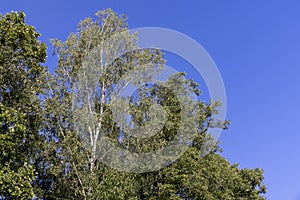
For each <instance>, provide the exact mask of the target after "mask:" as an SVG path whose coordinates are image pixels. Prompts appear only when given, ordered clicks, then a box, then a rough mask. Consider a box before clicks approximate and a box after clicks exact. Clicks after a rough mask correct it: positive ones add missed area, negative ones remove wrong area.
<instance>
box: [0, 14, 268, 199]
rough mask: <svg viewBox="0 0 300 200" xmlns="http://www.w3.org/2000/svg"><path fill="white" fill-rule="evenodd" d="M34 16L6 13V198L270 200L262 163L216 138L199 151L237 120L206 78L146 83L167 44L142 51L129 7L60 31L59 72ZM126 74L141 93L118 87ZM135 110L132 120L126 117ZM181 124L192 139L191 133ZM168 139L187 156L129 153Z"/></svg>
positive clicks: (1, 175) (1, 156)
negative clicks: (204, 88)
mask: <svg viewBox="0 0 300 200" xmlns="http://www.w3.org/2000/svg"><path fill="white" fill-rule="evenodd" d="M24 18H25V14H24V13H22V12H19V13H8V14H6V15H1V17H0V30H1V33H0V46H1V49H0V71H1V74H0V76H1V79H0V92H1V94H0V100H1V102H0V119H1V121H2V127H1V132H0V141H1V143H0V199H31V198H33V197H35V198H36V199H204V200H210V199H212V200H213V199H228V200H230V199H265V197H264V193H265V192H266V188H265V185H264V184H263V171H262V169H258V168H257V169H240V168H239V166H238V165H237V164H230V163H229V161H227V160H226V159H225V158H224V157H222V156H221V155H220V151H221V149H220V147H219V146H218V145H217V144H216V145H215V146H214V147H213V148H212V150H211V151H210V152H209V153H208V154H207V155H206V156H204V157H203V156H201V155H200V153H199V152H201V148H202V145H203V144H204V141H205V139H207V136H208V135H209V132H208V130H209V128H213V127H218V128H222V129H227V127H228V125H229V122H228V121H220V122H218V123H216V121H215V120H216V119H215V116H216V114H217V113H218V106H219V105H220V103H219V102H213V101H210V102H204V101H201V100H199V99H201V91H200V88H199V86H198V84H197V83H196V82H195V81H193V80H189V79H187V78H186V74H185V73H177V74H174V75H172V76H170V77H168V79H167V81H166V83H165V84H162V83H160V82H154V83H151V84H143V83H144V82H143V81H144V80H148V81H149V82H151V80H152V79H153V78H154V77H155V76H156V74H158V73H159V72H161V71H162V70H163V69H164V66H165V62H166V61H165V59H164V54H165V52H163V51H162V50H159V49H150V48H148V49H139V48H138V46H137V41H138V35H137V34H134V33H133V34H132V33H129V32H128V30H129V28H128V24H127V21H126V20H127V18H126V16H125V15H119V14H117V13H115V12H114V11H112V10H111V9H107V10H103V11H99V12H97V13H96V14H95V17H94V18H86V19H84V20H82V21H81V22H80V23H79V24H78V27H77V31H76V32H74V33H71V34H70V35H69V37H68V38H67V39H66V41H60V40H59V39H53V40H52V44H53V45H54V47H55V52H54V54H56V55H57V56H58V58H59V59H58V63H57V67H56V69H55V72H54V73H53V74H50V73H49V72H48V71H47V68H46V67H43V66H42V65H41V63H43V62H45V57H46V46H45V44H44V43H42V42H40V41H39V40H38V37H39V36H40V34H39V33H37V32H36V31H35V29H34V27H32V26H29V25H27V24H26V23H25V22H24ZM149 63H150V64H149ZM128 82H131V83H133V84H134V85H135V86H136V87H137V90H136V92H135V93H134V94H133V95H132V96H131V97H128V98H127V97H126V98H125V97H122V96H120V95H118V94H119V90H121V89H122V88H124V87H125V86H126V83H128ZM167 86H169V87H167ZM173 86H174V87H173ZM175 86H176V87H175ZM172 88H173V90H172ZM174 88H176V90H174ZM116 91H117V92H116ZM116 93H117V95H116ZM190 93H191V94H193V95H195V96H196V97H197V98H195V99H189V98H188V96H189V94H190ZM178 96H181V98H182V99H180V98H178ZM115 97H117V98H115ZM153 104H155V105H157V107H153ZM158 107H159V108H162V109H163V110H165V112H164V113H162V112H160V111H159V110H160V109H158ZM184 108H187V109H186V111H184ZM126 109H127V111H128V113H126V114H127V115H126V116H130V120H129V121H130V122H129V123H119V122H117V121H116V120H115V118H120V119H123V118H124V116H125V115H122V114H123V110H126ZM184 112H186V113H184ZM183 114H186V115H188V116H193V118H191V119H192V120H185V119H184V117H183V116H184V115H183ZM192 114H193V115H192ZM122 117H123V118H122ZM155 117H156V118H157V119H164V120H165V123H161V121H162V120H156V121H155V120H154V122H153V119H155ZM128 119H129V118H126V120H128ZM126 120H125V121H126ZM151 120H152V121H151ZM121 121H122V120H121ZM126 122H127V121H126ZM151 122H152V123H151ZM183 125H184V126H183ZM156 127H160V129H158V130H156V129H155V128H156ZM181 127H184V131H185V132H191V133H192V134H193V137H192V138H184V139H183V137H181V135H180V134H178V132H180V131H178V130H182V128H181ZM139 133H143V134H144V136H138V134H139ZM154 133H155V134H154ZM108 143H109V144H113V145H114V146H115V147H116V149H118V151H116V152H114V153H115V154H112V153H111V152H109V151H107V144H108ZM170 143H172V144H173V145H174V146H176V145H181V144H182V143H184V144H185V146H187V147H188V148H187V149H186V151H185V152H184V153H183V154H182V155H181V156H180V157H179V158H178V159H174V157H172V156H171V155H170V154H167V155H166V156H165V158H164V162H166V164H165V166H164V167H160V168H158V167H157V166H158V165H159V164H161V163H159V160H158V161H157V162H154V163H153V162H151V163H150V162H149V163H148V165H146V166H144V168H142V167H141V166H142V165H141V163H139V162H134V160H133V159H131V158H130V159H128V156H127V154H128V155H129V154H130V155H131V154H132V155H138V154H143V155H147V153H149V152H153V151H159V150H160V149H163V148H165V147H167V146H168V145H170ZM119 150H126V151H124V152H127V154H126V153H123V151H119ZM99 152H100V153H99ZM128 162H129V163H128ZM141 168H142V169H141ZM150 168H154V169H156V170H149V169H150Z"/></svg>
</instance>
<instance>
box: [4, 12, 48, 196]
mask: <svg viewBox="0 0 300 200" xmlns="http://www.w3.org/2000/svg"><path fill="white" fill-rule="evenodd" d="M0 30H1V32H0V120H1V122H2V125H1V128H0V197H1V198H5V199H11V198H13V199H17V198H18V199H20V198H23V199H30V198H32V197H33V196H34V192H33V186H32V183H33V181H34V179H35V170H34V169H35V167H34V160H35V156H36V152H37V150H38V149H39V146H38V141H40V139H41V137H40V134H39V127H40V122H41V120H40V119H41V107H40V100H39V98H38V94H40V93H42V86H43V84H44V82H43V81H44V79H43V72H44V68H43V67H42V66H41V63H43V62H45V58H46V46H45V44H43V43H41V42H40V41H38V40H37V38H38V37H39V36H40V34H39V33H37V32H36V31H35V28H34V27H32V26H29V25H27V24H26V23H25V14H24V13H23V12H19V13H16V12H12V13H8V14H6V15H0Z"/></svg>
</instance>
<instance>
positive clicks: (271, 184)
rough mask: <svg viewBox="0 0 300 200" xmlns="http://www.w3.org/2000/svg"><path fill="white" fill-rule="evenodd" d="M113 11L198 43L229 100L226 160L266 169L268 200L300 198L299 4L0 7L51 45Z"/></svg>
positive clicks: (55, 0)
mask: <svg viewBox="0 0 300 200" xmlns="http://www.w3.org/2000/svg"><path fill="white" fill-rule="evenodd" d="M108 7H110V8H112V9H113V10H115V11H116V12H118V13H125V14H127V15H128V16H129V20H128V22H129V25H130V28H138V27H147V26H155V27H165V28H170V29H174V30H177V31H180V32H182V33H184V34H186V35H188V36H190V37H192V38H193V39H195V40H196V41H197V42H199V43H200V44H201V45H202V46H203V47H204V48H205V49H206V50H207V51H208V53H209V54H210V55H211V57H212V58H213V60H214V61H215V63H216V64H217V66H218V68H219V70H220V72H221V74H222V77H223V80H224V83H225V87H226V93H227V103H228V108H227V109H228V114H227V118H228V119H230V120H231V121H232V125H231V126H230V128H229V130H227V131H225V132H223V133H222V136H221V138H220V140H221V147H222V148H223V149H224V153H223V155H224V156H225V157H226V158H227V159H229V160H230V161H231V162H232V163H237V162H238V163H240V166H241V167H247V168H254V167H260V168H263V169H264V170H265V183H266V185H267V189H268V193H267V197H268V199H271V200H299V199H300V145H299V142H300V134H299V133H300V132H299V128H300V115H299V113H300V105H299V104H300V78H299V76H300V1H298V0H272V1H271V0H252V1H249V0H248V1H247V0H246V1H241V0H235V1H233V0H229V1H215V0H207V1H202V0H193V1H191V0H190V1H189V0H187V1H181V0H173V1H167V0H149V1H146V0H143V1H141V0H127V1H122V0H118V1H117V0H98V1H96V0H88V1H82V0H81V1H79V0H51V1H41V0H27V1H25V0H19V1H17V0H6V1H4V0H0V12H1V13H6V12H9V11H11V10H14V11H20V10H23V11H25V12H26V14H27V19H26V20H27V23H29V24H30V25H33V26H35V27H36V29H37V30H38V31H39V32H40V33H42V37H41V38H40V39H41V40H43V41H44V42H46V43H47V45H48V46H49V48H48V60H47V65H48V66H49V68H50V69H51V70H53V68H54V67H55V63H56V61H55V59H54V58H53V57H52V56H51V54H52V51H53V49H52V48H51V47H50V44H49V39H50V38H53V37H57V38H59V39H62V40H65V39H66V37H67V35H68V34H69V33H70V32H72V31H75V29H76V25H77V23H78V21H79V20H81V19H83V18H85V17H88V16H93V14H94V13H95V12H96V11H97V10H101V9H105V8H108Z"/></svg>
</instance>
